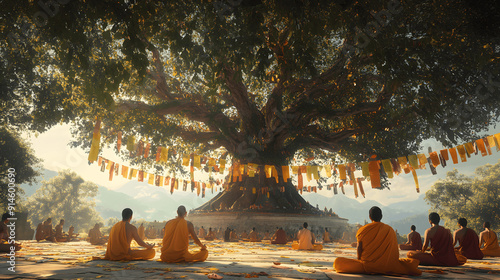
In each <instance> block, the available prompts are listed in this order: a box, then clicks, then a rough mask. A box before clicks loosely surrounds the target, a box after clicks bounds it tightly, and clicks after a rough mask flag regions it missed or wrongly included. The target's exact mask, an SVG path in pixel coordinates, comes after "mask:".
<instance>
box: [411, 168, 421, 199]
mask: <svg viewBox="0 0 500 280" xmlns="http://www.w3.org/2000/svg"><path fill="white" fill-rule="evenodd" d="M411 173H412V174H413V180H414V181H415V185H416V186H417V193H419V192H420V187H419V186H418V177H417V172H415V169H413V168H412V169H411Z"/></svg>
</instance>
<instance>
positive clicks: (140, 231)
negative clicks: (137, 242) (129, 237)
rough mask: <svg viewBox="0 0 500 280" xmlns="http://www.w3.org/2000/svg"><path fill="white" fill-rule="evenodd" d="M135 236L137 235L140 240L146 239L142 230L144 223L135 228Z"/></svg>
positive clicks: (144, 230)
mask: <svg viewBox="0 0 500 280" xmlns="http://www.w3.org/2000/svg"><path fill="white" fill-rule="evenodd" d="M137 234H139V237H140V238H141V239H142V240H145V239H146V229H145V228H144V223H141V225H140V226H139V227H138V228H137Z"/></svg>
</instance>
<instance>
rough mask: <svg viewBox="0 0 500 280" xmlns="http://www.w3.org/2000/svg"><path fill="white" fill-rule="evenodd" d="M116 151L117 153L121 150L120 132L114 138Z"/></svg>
mask: <svg viewBox="0 0 500 280" xmlns="http://www.w3.org/2000/svg"><path fill="white" fill-rule="evenodd" d="M116 138H117V139H116V149H117V150H118V152H120V149H121V148H122V132H121V131H118V135H117V137H116Z"/></svg>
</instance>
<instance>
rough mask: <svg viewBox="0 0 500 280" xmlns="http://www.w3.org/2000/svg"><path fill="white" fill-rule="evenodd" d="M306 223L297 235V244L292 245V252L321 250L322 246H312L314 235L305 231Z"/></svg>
mask: <svg viewBox="0 0 500 280" xmlns="http://www.w3.org/2000/svg"><path fill="white" fill-rule="evenodd" d="M307 226H308V225H307V223H304V225H303V227H304V228H303V229H301V230H300V231H299V233H297V237H298V239H299V243H298V244H297V243H294V244H292V249H294V250H322V249H323V245H321V244H314V234H313V233H312V232H311V231H310V230H308V229H307Z"/></svg>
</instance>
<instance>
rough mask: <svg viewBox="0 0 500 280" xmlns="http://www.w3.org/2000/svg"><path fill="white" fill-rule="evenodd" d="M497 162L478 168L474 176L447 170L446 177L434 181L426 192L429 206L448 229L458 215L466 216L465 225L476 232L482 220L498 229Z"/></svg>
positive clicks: (454, 225) (499, 170)
mask: <svg viewBox="0 0 500 280" xmlns="http://www.w3.org/2000/svg"><path fill="white" fill-rule="evenodd" d="M499 185H500V162H499V163H497V164H495V165H491V164H487V165H484V166H481V167H478V168H477V169H476V171H475V176H470V177H469V176H466V175H463V174H459V173H458V171H457V170H453V171H450V172H448V173H447V175H446V179H444V180H440V181H438V182H437V183H435V184H434V185H433V186H432V188H431V189H430V190H428V191H427V192H426V194H425V200H427V201H428V202H429V203H430V205H431V210H432V211H436V212H438V213H439V215H440V216H441V219H442V220H444V221H445V225H446V226H447V227H449V228H451V229H454V228H457V220H458V218H462V217H463V218H466V219H467V221H468V225H467V226H468V227H471V228H473V229H475V230H476V231H479V230H481V229H482V225H483V223H484V222H485V221H489V222H491V223H492V225H493V226H494V227H496V228H498V227H499V226H500V225H499V223H500V222H499V221H500V188H499V187H498V186H499Z"/></svg>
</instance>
